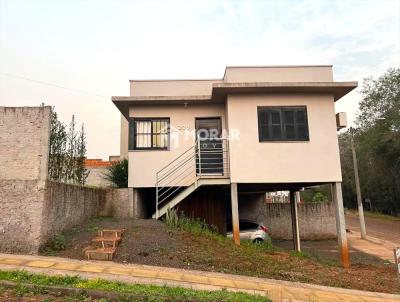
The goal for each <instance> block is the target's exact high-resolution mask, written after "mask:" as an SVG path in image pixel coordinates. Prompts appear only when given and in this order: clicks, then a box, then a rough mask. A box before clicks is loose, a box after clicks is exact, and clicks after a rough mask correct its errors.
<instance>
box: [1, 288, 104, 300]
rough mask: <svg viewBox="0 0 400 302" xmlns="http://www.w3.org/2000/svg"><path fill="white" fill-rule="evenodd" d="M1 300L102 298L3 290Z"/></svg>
mask: <svg viewBox="0 0 400 302" xmlns="http://www.w3.org/2000/svg"><path fill="white" fill-rule="evenodd" d="M0 301H2V302H3V301H4V302H33V301H35V302H50V301H51V302H81V301H85V302H100V301H102V300H99V299H92V298H89V297H85V296H76V297H73V296H55V295H52V294H40V293H32V292H18V291H16V290H10V289H7V290H4V291H3V290H2V291H1V293H0Z"/></svg>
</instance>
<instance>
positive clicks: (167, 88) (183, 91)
mask: <svg viewBox="0 0 400 302" xmlns="http://www.w3.org/2000/svg"><path fill="white" fill-rule="evenodd" d="M219 82H222V80H179V81H174V80H169V81H165V80H164V81H163V80H154V81H130V95H131V96H178V95H179V96H191V95H211V89H212V83H219Z"/></svg>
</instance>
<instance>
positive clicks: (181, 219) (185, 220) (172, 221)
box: [165, 209, 222, 237]
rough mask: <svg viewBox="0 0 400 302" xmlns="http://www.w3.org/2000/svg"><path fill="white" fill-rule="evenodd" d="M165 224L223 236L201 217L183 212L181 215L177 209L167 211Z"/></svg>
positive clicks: (170, 226)
mask: <svg viewBox="0 0 400 302" xmlns="http://www.w3.org/2000/svg"><path fill="white" fill-rule="evenodd" d="M165 224H166V225H167V226H168V227H169V228H170V229H178V230H182V231H186V232H190V233H192V234H194V235H206V236H211V237H215V236H221V235H219V234H218V233H217V232H216V230H215V229H213V228H211V227H210V226H208V225H207V224H206V223H205V222H204V221H201V220H200V219H192V218H189V217H186V216H185V215H183V214H181V215H179V214H178V212H177V211H176V210H175V209H172V210H171V209H170V210H168V211H167V214H166V217H165ZM221 237H222V236H221Z"/></svg>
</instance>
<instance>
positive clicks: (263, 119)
mask: <svg viewBox="0 0 400 302" xmlns="http://www.w3.org/2000/svg"><path fill="white" fill-rule="evenodd" d="M267 113H268V112H267V111H261V112H260V114H259V117H260V120H259V122H260V124H263V125H266V124H267Z"/></svg>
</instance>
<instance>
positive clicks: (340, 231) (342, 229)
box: [332, 182, 350, 268]
mask: <svg viewBox="0 0 400 302" xmlns="http://www.w3.org/2000/svg"><path fill="white" fill-rule="evenodd" d="M332 200H333V204H334V206H335V216H336V232H337V237H338V244H339V253H340V261H341V263H342V265H343V267H346V268H348V267H350V259H349V249H348V246H347V235H346V223H345V219H344V209H343V196H342V184H341V183H340V182H334V183H332Z"/></svg>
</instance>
